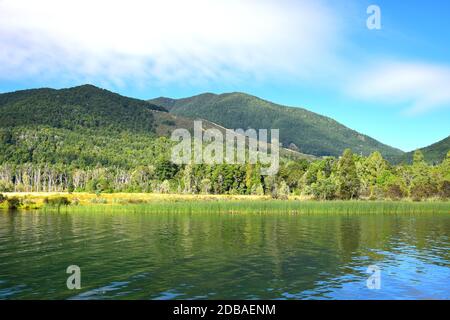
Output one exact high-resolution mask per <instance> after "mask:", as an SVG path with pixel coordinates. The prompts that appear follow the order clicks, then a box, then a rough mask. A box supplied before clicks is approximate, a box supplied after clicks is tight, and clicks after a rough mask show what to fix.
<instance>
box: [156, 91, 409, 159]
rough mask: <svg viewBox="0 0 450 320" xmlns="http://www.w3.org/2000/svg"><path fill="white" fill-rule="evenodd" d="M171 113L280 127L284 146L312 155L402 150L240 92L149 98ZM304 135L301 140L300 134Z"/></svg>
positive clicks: (395, 154) (389, 154)
mask: <svg viewBox="0 0 450 320" xmlns="http://www.w3.org/2000/svg"><path fill="white" fill-rule="evenodd" d="M148 101H150V102H152V103H154V104H156V105H159V106H161V107H164V108H166V109H167V110H169V112H170V113H173V114H178V115H182V116H185V117H190V118H203V119H207V120H209V121H212V122H215V123H217V124H219V125H222V126H224V127H228V128H243V129H247V128H265V129H270V128H274V129H276V128H279V129H280V140H281V142H282V143H283V145H284V146H287V147H294V149H295V148H297V150H300V151H301V152H303V153H306V154H312V155H315V156H339V155H340V154H341V153H342V151H343V150H344V149H346V148H351V149H352V150H353V151H354V152H355V153H361V154H363V155H368V154H369V153H371V152H373V151H376V150H378V151H380V152H381V153H382V154H383V155H384V156H385V157H386V158H387V159H388V160H391V161H398V160H399V159H401V157H402V155H403V154H404V152H403V151H402V150H399V149H396V148H394V147H391V146H388V145H386V144H383V143H381V142H379V141H377V140H375V139H373V138H371V137H370V136H368V135H365V134H362V133H359V132H357V131H356V130H353V129H350V128H348V127H346V126H344V125H343V124H341V123H339V122H337V121H336V120H334V119H332V118H330V117H326V116H323V115H320V114H318V113H315V112H312V111H309V110H307V109H305V108H302V107H292V106H284V105H279V104H276V103H273V102H271V101H268V100H264V99H261V98H259V97H256V96H253V95H249V94H246V93H242V92H230V93H223V94H211V93H206V94H200V95H196V96H192V97H187V98H181V99H172V98H167V97H159V98H155V99H150V100H148ZM302 136H303V137H306V141H302V140H301V137H302Z"/></svg>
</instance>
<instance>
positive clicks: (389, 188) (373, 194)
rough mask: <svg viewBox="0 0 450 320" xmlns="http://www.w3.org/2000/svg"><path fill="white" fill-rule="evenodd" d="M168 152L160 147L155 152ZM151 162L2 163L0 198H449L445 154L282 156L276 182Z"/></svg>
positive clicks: (226, 170) (248, 169)
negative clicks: (393, 159)
mask: <svg viewBox="0 0 450 320" xmlns="http://www.w3.org/2000/svg"><path fill="white" fill-rule="evenodd" d="M159 140H160V144H161V143H163V142H164V143H169V142H168V141H166V140H165V139H162V138H159ZM168 149H169V148H164V147H162V146H161V145H160V150H168ZM159 154H160V155H162V154H164V152H161V153H159ZM150 163H151V164H147V165H143V164H141V165H139V166H136V167H129V168H127V167H126V166H119V165H118V164H115V165H111V166H103V165H100V164H98V165H96V166H93V167H90V166H80V165H79V163H78V164H77V163H76V162H74V164H71V165H65V164H63V163H56V164H49V163H42V164H39V163H22V164H12V163H3V164H2V165H0V192H90V193H96V194H100V193H114V192H155V193H180V194H229V195H247V194H248V195H270V196H271V197H272V198H275V199H287V198H288V196H289V195H302V196H305V197H308V198H313V199H317V200H335V199H336V200H337V199H341V200H350V199H367V200H383V199H392V200H399V199H406V198H407V199H411V200H414V201H420V200H425V199H449V198H450V152H448V154H447V157H446V159H444V161H442V162H441V163H440V164H437V165H430V164H428V163H427V162H425V161H424V157H423V154H422V153H421V151H416V152H415V154H414V161H413V163H412V164H406V163H403V164H399V165H391V164H390V163H389V162H388V161H386V160H385V159H383V157H382V156H381V154H380V153H379V152H373V153H372V154H371V155H369V156H368V157H364V156H360V155H357V154H354V153H352V152H351V150H350V149H346V150H345V151H344V152H343V154H342V156H340V157H337V158H336V157H324V158H321V159H318V160H315V161H307V160H305V159H286V158H284V159H282V161H281V164H280V170H279V172H278V174H277V175H275V176H261V175H260V170H259V169H260V168H259V164H256V165H250V164H246V165H229V164H221V165H205V164H199V165H182V166H178V165H175V164H173V163H172V162H171V161H169V160H166V159H165V158H164V157H161V156H160V157H155V158H153V159H152V161H150Z"/></svg>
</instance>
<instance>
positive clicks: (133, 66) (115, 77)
mask: <svg viewBox="0 0 450 320" xmlns="http://www.w3.org/2000/svg"><path fill="white" fill-rule="evenodd" d="M371 4H376V5H378V6H379V8H380V9H381V29H380V30H370V29H368V28H367V26H366V20H367V18H368V17H369V14H367V8H368V6H369V5H371ZM84 83H92V84H95V85H97V86H100V87H104V88H107V89H110V90H113V91H116V92H119V93H121V94H124V95H128V96H133V97H138V98H144V99H149V98H153V97H157V96H170V97H176V98H178V97H184V96H190V95H194V94H198V93H202V92H205V91H208V92H215V93H223V92H230V91H241V92H247V93H250V94H254V95H257V96H259V97H262V98H265V99H268V100H271V101H274V102H277V103H280V104H285V105H291V106H302V107H305V108H307V109H309V110H311V111H315V112H318V113H321V114H324V115H327V116H330V117H332V118H335V119H336V120H338V121H340V122H341V123H343V124H345V125H347V126H348V127H350V128H352V129H355V130H358V131H360V132H363V133H365V134H368V135H370V136H373V137H374V138H376V139H378V140H380V141H382V142H384V143H387V144H390V145H392V146H395V147H398V148H400V149H403V150H405V151H409V150H412V149H415V148H417V147H422V146H425V145H428V144H431V143H434V142H436V141H438V140H440V139H443V138H445V137H447V136H448V135H449V134H450V125H449V123H450V2H448V1H440V0H435V1H425V0H422V1H419V0H410V1H392V0H391V1H381V0H380V1H379V0H375V1H370V2H369V1H364V0H359V1H357V0H345V1H344V0H343V1H327V0H319V1H316V0H315V1H302V0H239V1H238V0H208V1H207V0H190V1H185V0H164V1H162V0H161V1H152V0H150V1H149V0H147V1H139V0H127V1H115V0H109V1H107V0H96V1H92V0H90V1H87V0H41V1H39V2H38V1H32V0H29V1H24V0H0V92H8V91H13V90H19V89H25V88H35V87H53V88H62V87H69V86H75V85H80V84H84ZM281 134H282V133H281Z"/></svg>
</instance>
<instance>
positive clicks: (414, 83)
mask: <svg viewBox="0 0 450 320" xmlns="http://www.w3.org/2000/svg"><path fill="white" fill-rule="evenodd" d="M346 91H347V92H348V93H349V94H350V95H352V96H355V97H357V98H362V99H365V100H371V101H374V102H381V103H386V104H402V105H405V104H406V105H408V106H409V107H408V108H407V109H406V110H405V112H406V113H407V114H410V115H413V114H421V113H425V112H427V111H430V110H433V109H437V108H444V107H450V67H449V66H446V65H437V64H427V63H423V62H399V61H390V62H383V63H378V64H377V65H375V66H371V67H370V68H369V69H368V70H365V71H364V72H359V73H357V75H356V76H355V77H354V78H353V79H352V81H350V82H349V84H348V86H347V88H346Z"/></svg>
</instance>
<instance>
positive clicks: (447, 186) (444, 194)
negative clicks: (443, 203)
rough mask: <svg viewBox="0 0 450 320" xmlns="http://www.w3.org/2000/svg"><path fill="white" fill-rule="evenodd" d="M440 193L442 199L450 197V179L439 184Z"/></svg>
mask: <svg viewBox="0 0 450 320" xmlns="http://www.w3.org/2000/svg"><path fill="white" fill-rule="evenodd" d="M439 195H440V197H441V198H442V199H450V181H448V180H444V181H442V182H441V183H440V184H439Z"/></svg>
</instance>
